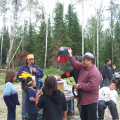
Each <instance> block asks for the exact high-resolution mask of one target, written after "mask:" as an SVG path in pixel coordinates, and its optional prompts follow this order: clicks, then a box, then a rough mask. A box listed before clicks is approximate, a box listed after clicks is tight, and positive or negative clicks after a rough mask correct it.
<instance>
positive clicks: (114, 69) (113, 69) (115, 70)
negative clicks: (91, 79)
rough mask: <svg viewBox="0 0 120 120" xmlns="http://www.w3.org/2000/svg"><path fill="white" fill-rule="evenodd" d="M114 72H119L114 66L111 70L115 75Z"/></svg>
mask: <svg viewBox="0 0 120 120" xmlns="http://www.w3.org/2000/svg"><path fill="white" fill-rule="evenodd" d="M116 72H119V71H118V70H117V68H116V65H113V68H112V74H115V73H116Z"/></svg>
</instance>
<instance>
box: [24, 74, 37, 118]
mask: <svg viewBox="0 0 120 120" xmlns="http://www.w3.org/2000/svg"><path fill="white" fill-rule="evenodd" d="M25 84H26V85H25V89H24V91H25V92H26V101H25V108H26V111H27V113H28V115H29V117H30V120H37V112H38V110H37V108H36V105H35V102H36V91H35V90H34V89H33V87H35V86H36V80H35V77H34V76H33V77H32V78H31V77H27V78H26V80H25Z"/></svg>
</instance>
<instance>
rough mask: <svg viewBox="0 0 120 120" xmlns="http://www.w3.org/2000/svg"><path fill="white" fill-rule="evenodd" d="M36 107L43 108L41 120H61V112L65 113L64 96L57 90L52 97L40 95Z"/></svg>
mask: <svg viewBox="0 0 120 120" xmlns="http://www.w3.org/2000/svg"><path fill="white" fill-rule="evenodd" d="M37 107H38V108H39V109H41V108H43V114H42V120H62V119H63V111H67V105H66V99H65V95H64V94H63V93H62V92H61V91H59V90H58V91H57V92H56V93H54V94H53V96H52V97H48V96H46V95H44V94H42V95H41V96H40V98H39V101H38V104H37Z"/></svg>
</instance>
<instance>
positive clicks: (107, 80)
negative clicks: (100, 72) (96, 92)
mask: <svg viewBox="0 0 120 120" xmlns="http://www.w3.org/2000/svg"><path fill="white" fill-rule="evenodd" d="M110 82H111V80H110V79H109V78H108V77H106V78H104V86H109V85H110Z"/></svg>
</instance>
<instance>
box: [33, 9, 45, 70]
mask: <svg viewBox="0 0 120 120" xmlns="http://www.w3.org/2000/svg"><path fill="white" fill-rule="evenodd" d="M45 37H46V24H45V15H44V11H43V12H42V21H41V26H40V30H39V33H38V35H37V36H36V39H35V57H36V58H35V59H36V61H35V62H36V64H38V65H39V66H40V67H41V68H44V61H45Z"/></svg>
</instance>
